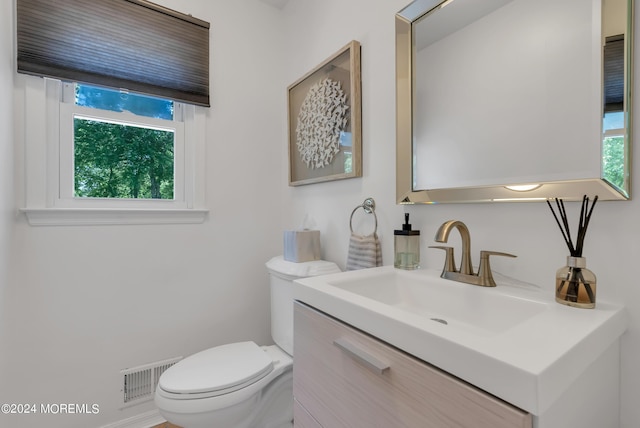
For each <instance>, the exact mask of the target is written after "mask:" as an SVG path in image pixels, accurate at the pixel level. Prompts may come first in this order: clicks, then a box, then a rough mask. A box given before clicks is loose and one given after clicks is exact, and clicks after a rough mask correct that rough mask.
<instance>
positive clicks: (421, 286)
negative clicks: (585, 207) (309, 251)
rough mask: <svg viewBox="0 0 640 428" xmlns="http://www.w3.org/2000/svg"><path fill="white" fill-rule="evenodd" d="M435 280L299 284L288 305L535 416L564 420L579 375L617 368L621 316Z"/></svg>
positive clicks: (432, 274)
mask: <svg viewBox="0 0 640 428" xmlns="http://www.w3.org/2000/svg"><path fill="white" fill-rule="evenodd" d="M440 273H441V272H440V271H438V270H426V269H424V270H423V269H418V270H415V271H405V270H400V269H395V268H394V267H393V266H383V267H378V268H372V269H363V270H359V271H350V272H343V273H338V274H331V275H324V276H317V277H311V278H305V279H301V280H298V281H296V286H295V287H294V296H293V297H294V299H295V300H297V301H299V302H302V303H304V304H307V305H309V306H311V307H314V308H315V309H317V310H320V311H322V312H324V313H326V314H327V315H329V316H332V317H334V318H336V319H339V320H341V321H342V322H345V323H347V324H349V325H351V326H353V327H355V328H358V329H360V330H362V331H363V332H365V333H368V334H370V335H372V336H374V337H377V338H378V339H380V340H383V341H385V342H387V343H389V344H391V345H393V346H395V347H396V348H398V349H401V350H403V351H404V352H406V353H408V354H410V355H413V356H414V357H417V358H419V359H421V360H423V361H425V362H427V363H430V364H432V365H434V366H436V367H438V368H440V369H442V370H444V371H446V372H449V373H451V374H453V375H454V376H457V377H458V378H460V379H463V380H465V381H467V382H469V383H470V384H472V385H475V386H477V387H479V388H481V389H484V390H485V391H487V392H489V393H491V394H493V395H495V396H497V397H499V398H502V399H504V400H505V401H508V402H510V403H512V404H514V405H515V406H518V407H520V408H522V409H524V410H526V411H528V412H530V413H532V414H533V415H551V414H555V413H558V414H561V413H562V412H563V408H562V406H560V405H558V404H557V403H558V402H559V401H562V400H566V397H567V396H572V395H575V391H579V390H580V386H579V385H580V384H579V382H578V380H579V379H580V377H581V376H582V374H583V373H584V372H585V371H587V370H593V369H594V367H600V366H601V367H608V366H610V365H611V364H609V363H612V364H616V363H619V338H620V336H621V335H622V334H623V333H624V331H625V329H626V327H627V316H626V312H625V310H624V308H623V307H621V306H619V305H614V304H610V303H606V302H602V301H598V303H597V306H596V308H595V309H579V308H572V307H569V306H565V305H560V304H558V303H556V302H555V300H554V293H553V286H550V287H548V288H541V287H538V286H536V285H532V284H527V283H524V282H521V281H517V280H514V279H510V278H506V277H502V276H500V275H494V276H495V280H496V283H497V286H496V287H490V288H489V287H479V286H476V285H470V284H465V283H459V282H455V281H451V280H446V279H442V278H440ZM294 328H295V327H294ZM605 362H606V363H605ZM603 373H604V372H603ZM612 376H614V374H612V373H606V376H605V374H603V378H602V379H607V378H611V377H612ZM541 420H544V418H542V419H541Z"/></svg>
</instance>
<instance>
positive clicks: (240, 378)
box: [159, 342, 273, 395]
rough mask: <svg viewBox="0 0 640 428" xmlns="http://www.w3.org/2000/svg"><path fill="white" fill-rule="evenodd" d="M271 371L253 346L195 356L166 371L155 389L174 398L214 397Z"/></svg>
mask: <svg viewBox="0 0 640 428" xmlns="http://www.w3.org/2000/svg"><path fill="white" fill-rule="evenodd" d="M272 370H273V360H272V359H271V357H269V355H268V354H267V353H266V352H265V351H263V350H262V348H260V347H259V346H258V345H256V344H255V343H254V342H239V343H231V344H227V345H222V346H217V347H215V348H211V349H207V350H205V351H202V352H198V353H197V354H194V355H192V356H190V357H187V358H185V359H184V360H182V361H180V362H179V363H177V364H176V365H174V366H172V367H170V368H169V369H167V370H166V371H165V372H164V373H163V374H162V376H161V377H160V381H159V386H160V388H162V389H163V390H164V391H167V392H169V393H174V394H202V393H207V394H208V395H218V394H222V393H227V392H231V391H233V390H237V389H240V388H243V387H244V386H246V385H250V384H252V383H254V382H257V381H258V380H260V379H262V378H263V377H265V376H266V375H267V374H268V373H269V372H271V371H272Z"/></svg>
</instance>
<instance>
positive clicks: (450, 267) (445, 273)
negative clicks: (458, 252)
mask: <svg viewBox="0 0 640 428" xmlns="http://www.w3.org/2000/svg"><path fill="white" fill-rule="evenodd" d="M453 228H456V229H458V232H460V237H461V238H462V259H461V260H460V270H457V269H456V263H455V259H454V255H453V247H446V246H431V247H429V248H437V249H440V250H445V251H446V253H447V255H446V258H445V262H444V269H443V270H442V274H441V275H440V276H441V277H442V278H445V279H450V280H453V281H458V282H465V283H467V284H474V285H480V286H483V287H495V286H496V282H495V281H494V279H493V274H492V273H491V265H490V264H489V256H505V257H516V256H514V255H513V254H509V253H501V252H497V251H480V267H479V269H478V273H477V274H474V273H473V265H472V264H471V235H470V234H469V229H468V228H467V225H466V224H464V223H463V222H461V221H460V220H449V221H446V222H444V223H442V225H441V226H440V228H439V229H438V231H437V232H436V236H435V238H434V239H435V241H436V242H443V243H446V242H447V241H448V239H449V233H451V230H452V229H453Z"/></svg>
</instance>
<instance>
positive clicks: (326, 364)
mask: <svg viewBox="0 0 640 428" xmlns="http://www.w3.org/2000/svg"><path fill="white" fill-rule="evenodd" d="M294 316H295V321H294V335H295V340H294V367H293V383H294V384H293V393H294V396H295V398H296V400H298V401H299V402H300V404H302V406H303V407H304V408H305V409H306V410H307V411H308V412H309V413H310V414H311V415H312V416H313V418H314V419H315V420H316V421H317V422H318V423H319V424H320V425H322V426H323V427H325V428H338V427H367V428H369V427H384V428H388V427H394V428H400V427H420V428H429V427H433V428H448V427H452V428H453V427H455V428H460V427H470V428H471V427H473V428H516V427H517V428H530V427H531V426H532V420H531V415H529V414H527V413H526V412H523V411H522V410H520V409H517V408H515V407H513V406H511V405H509V404H507V403H505V402H504V401H502V400H499V399H497V398H495V397H493V396H491V395H489V394H487V393H486V392H484V391H481V390H479V389H477V388H474V387H473V386H470V385H468V384H466V383H464V382H462V381H460V380H458V379H456V378H455V377H452V376H450V375H448V374H446V373H444V372H442V371H440V370H438V369H436V368H434V367H432V366H430V365H428V364H426V363H424V362H423V361H421V360H418V359H416V358H414V357H411V356H410V355H408V354H405V353H404V352H402V351H399V350H397V349H396V348H393V347H391V346H389V345H387V344H386V343H384V342H382V341H379V340H377V339H375V338H372V337H370V336H368V335H366V334H364V333H362V332H360V331H359V330H356V329H354V328H352V327H350V326H347V325H346V324H344V323H341V322H339V321H337V320H335V319H333V318H330V317H328V316H326V315H324V314H322V313H321V312H318V311H316V310H314V309H312V308H310V307H308V306H305V305H303V304H300V303H296V306H295V315H294Z"/></svg>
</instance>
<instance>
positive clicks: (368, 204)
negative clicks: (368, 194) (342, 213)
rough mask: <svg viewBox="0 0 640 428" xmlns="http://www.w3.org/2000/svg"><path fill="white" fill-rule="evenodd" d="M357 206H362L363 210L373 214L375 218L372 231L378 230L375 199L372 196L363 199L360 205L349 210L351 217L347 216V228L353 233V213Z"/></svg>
mask: <svg viewBox="0 0 640 428" xmlns="http://www.w3.org/2000/svg"><path fill="white" fill-rule="evenodd" d="M358 208H362V209H363V210H364V212H366V213H367V214H373V218H374V219H375V222H376V223H375V229H374V230H373V233H377V232H378V216H377V215H376V201H374V200H373V198H367V199H365V200H364V202H363V203H362V205H358V206H357V207H355V208H354V209H353V211H351V217H350V218H349V229H351V233H353V214H355V212H356V211H357V210H358Z"/></svg>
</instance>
